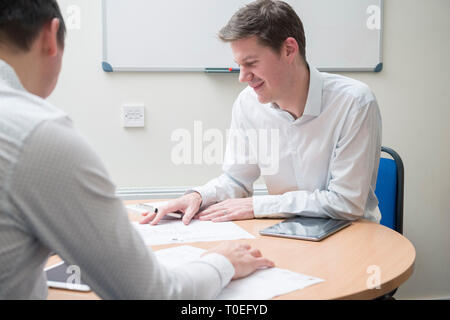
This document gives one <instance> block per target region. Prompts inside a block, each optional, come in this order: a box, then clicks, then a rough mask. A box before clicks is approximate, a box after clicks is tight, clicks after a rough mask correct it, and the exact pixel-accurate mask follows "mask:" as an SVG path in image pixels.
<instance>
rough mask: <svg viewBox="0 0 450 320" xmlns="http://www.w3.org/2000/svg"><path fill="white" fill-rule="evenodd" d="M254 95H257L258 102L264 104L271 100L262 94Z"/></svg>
mask: <svg viewBox="0 0 450 320" xmlns="http://www.w3.org/2000/svg"><path fill="white" fill-rule="evenodd" d="M256 96H257V97H258V101H259V103H262V104H265V103H270V102H272V101H270V99H268V98H267V97H264V96H262V95H259V94H257V95H256Z"/></svg>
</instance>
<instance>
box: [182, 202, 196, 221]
mask: <svg viewBox="0 0 450 320" xmlns="http://www.w3.org/2000/svg"><path fill="white" fill-rule="evenodd" d="M196 211H197V210H196V208H195V207H194V206H192V205H190V206H189V207H188V208H187V209H186V212H185V213H184V215H183V223H184V224H185V225H188V224H189V222H191V220H192V218H193V217H194V215H195V214H196V213H197V212H196Z"/></svg>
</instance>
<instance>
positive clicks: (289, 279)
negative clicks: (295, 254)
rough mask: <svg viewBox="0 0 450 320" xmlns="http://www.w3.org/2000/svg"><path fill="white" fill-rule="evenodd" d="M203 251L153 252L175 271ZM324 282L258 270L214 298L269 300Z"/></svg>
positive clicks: (186, 248) (185, 248) (280, 271)
mask: <svg viewBox="0 0 450 320" xmlns="http://www.w3.org/2000/svg"><path fill="white" fill-rule="evenodd" d="M204 251H205V250H203V249H200V248H195V247H192V246H178V247H174V248H169V249H163V250H159V251H156V252H155V254H156V257H157V258H158V260H159V262H161V263H162V264H164V265H165V266H167V267H168V268H174V267H177V266H179V265H183V264H186V263H188V262H190V261H193V260H196V259H198V258H199V257H200V255H201V254H202V253H203V252H204ZM323 281H324V280H323V279H320V278H316V277H311V276H307V275H303V274H300V273H296V272H292V271H289V270H285V269H280V268H270V269H261V270H258V271H256V272H255V273H253V274H251V275H250V276H248V277H246V278H242V279H238V280H233V281H231V282H230V283H229V284H228V285H227V286H226V287H225V288H224V289H223V291H222V292H221V293H220V294H219V295H218V296H217V297H216V299H218V300H249V299H250V300H260V299H271V298H273V297H275V296H279V295H282V294H286V293H289V292H291V291H295V290H299V289H304V288H306V287H308V286H311V285H313V284H316V283H320V282H323Z"/></svg>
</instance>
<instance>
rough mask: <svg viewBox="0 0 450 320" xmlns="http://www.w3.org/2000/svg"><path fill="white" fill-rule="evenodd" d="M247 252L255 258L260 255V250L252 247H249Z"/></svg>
mask: <svg viewBox="0 0 450 320" xmlns="http://www.w3.org/2000/svg"><path fill="white" fill-rule="evenodd" d="M249 252H250V254H251V255H252V256H254V257H255V258H259V257H262V253H261V251H259V249H256V248H252V249H250V251H249Z"/></svg>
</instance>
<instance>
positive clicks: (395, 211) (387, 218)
mask: <svg viewBox="0 0 450 320" xmlns="http://www.w3.org/2000/svg"><path fill="white" fill-rule="evenodd" d="M381 152H385V153H387V154H389V155H390V156H391V157H392V159H388V158H383V157H382V158H380V165H379V167H378V178H377V186H376V188H375V194H376V196H377V198H378V208H380V211H381V221H380V223H381V224H382V225H384V226H386V227H388V228H391V229H393V230H395V231H397V232H398V233H400V234H403V186H404V168H403V161H402V159H401V158H400V156H399V154H398V153H397V152H395V151H394V150H392V149H391V148H387V147H381Z"/></svg>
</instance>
